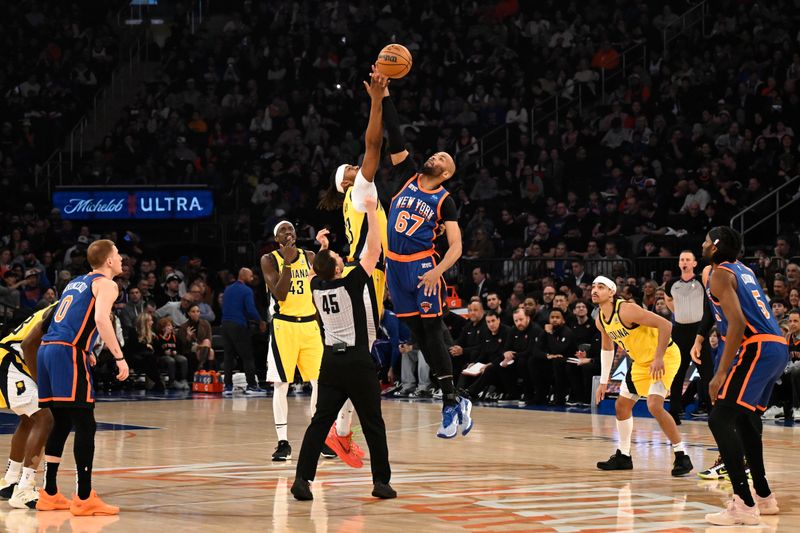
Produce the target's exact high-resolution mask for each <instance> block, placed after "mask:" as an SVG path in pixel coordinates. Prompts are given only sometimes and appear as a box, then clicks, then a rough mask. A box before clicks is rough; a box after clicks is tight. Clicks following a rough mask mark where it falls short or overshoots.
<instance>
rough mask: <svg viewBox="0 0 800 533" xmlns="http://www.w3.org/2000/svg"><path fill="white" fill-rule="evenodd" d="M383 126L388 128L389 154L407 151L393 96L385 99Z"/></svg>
mask: <svg viewBox="0 0 800 533" xmlns="http://www.w3.org/2000/svg"><path fill="white" fill-rule="evenodd" d="M383 124H384V126H386V134H387V135H388V137H389V153H390V154H399V153H400V152H402V151H403V150H405V143H404V142H403V134H402V132H401V131H400V116H399V115H398V114H397V108H396V107H395V106H394V102H393V101H392V97H391V96H386V97H384V99H383Z"/></svg>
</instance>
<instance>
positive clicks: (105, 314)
mask: <svg viewBox="0 0 800 533" xmlns="http://www.w3.org/2000/svg"><path fill="white" fill-rule="evenodd" d="M92 291H93V293H94V296H95V303H94V322H95V324H97V332H98V333H99V334H100V339H101V340H102V341H103V342H104V343H105V345H106V348H108V351H109V352H111V355H113V356H114V359H115V360H116V362H117V368H118V369H119V373H118V374H117V379H118V380H119V381H125V380H126V379H127V378H128V363H127V362H125V356H124V355H123V354H122V348H121V347H120V345H119V341H118V340H117V331H116V329H114V325H113V324H112V323H111V309H112V307H113V306H114V302H115V301H116V300H117V296H118V294H119V288H118V287H117V284H116V283H114V281H112V280H110V279H108V278H105V277H102V278H97V279H96V280H95V281H94V283H92Z"/></svg>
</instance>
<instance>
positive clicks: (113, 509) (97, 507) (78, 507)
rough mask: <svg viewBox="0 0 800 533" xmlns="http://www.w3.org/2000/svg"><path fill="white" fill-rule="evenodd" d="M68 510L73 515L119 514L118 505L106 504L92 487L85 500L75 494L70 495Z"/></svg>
mask: <svg viewBox="0 0 800 533" xmlns="http://www.w3.org/2000/svg"><path fill="white" fill-rule="evenodd" d="M69 511H70V512H71V513H72V514H73V515H75V516H98V515H99V516H108V515H115V514H119V507H117V506H115V505H108V504H107V503H106V502H104V501H103V500H101V499H100V496H98V495H97V493H96V492H95V491H94V489H92V492H91V493H90V494H89V497H88V498H86V499H85V500H81V499H80V498H78V495H77V494H74V495H73V496H72V505H70V506H69Z"/></svg>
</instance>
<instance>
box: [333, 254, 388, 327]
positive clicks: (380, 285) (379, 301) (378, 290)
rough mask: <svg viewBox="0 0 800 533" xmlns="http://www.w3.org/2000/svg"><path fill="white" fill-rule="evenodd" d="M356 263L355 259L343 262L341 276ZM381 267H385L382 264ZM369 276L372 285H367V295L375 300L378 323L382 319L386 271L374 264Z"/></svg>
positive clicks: (345, 274)
mask: <svg viewBox="0 0 800 533" xmlns="http://www.w3.org/2000/svg"><path fill="white" fill-rule="evenodd" d="M357 264H358V263H357V262H355V261H348V262H347V263H345V265H344V271H343V272H342V277H345V276H347V274H348V273H349V272H350V271H351V270H353V268H355V266H356V265H357ZM383 268H386V267H385V266H384V267H383ZM370 277H371V278H372V286H371V287H369V286H368V290H369V296H370V299H371V300H372V301H373V302H375V305H376V308H377V310H378V317H377V323H378V324H380V322H381V320H382V319H383V299H384V298H386V272H384V271H383V270H382V269H381V268H379V267H377V266H376V267H375V270H373V271H372V275H371V276H370Z"/></svg>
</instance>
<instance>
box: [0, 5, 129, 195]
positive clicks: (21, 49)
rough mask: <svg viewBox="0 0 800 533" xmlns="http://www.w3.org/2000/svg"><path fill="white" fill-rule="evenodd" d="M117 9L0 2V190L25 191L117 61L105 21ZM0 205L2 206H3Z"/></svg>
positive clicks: (115, 45)
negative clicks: (37, 166)
mask: <svg viewBox="0 0 800 533" xmlns="http://www.w3.org/2000/svg"><path fill="white" fill-rule="evenodd" d="M122 5H124V2H120V1H113V2H108V1H102V0H83V1H81V2H75V3H68V2H59V1H57V0H34V1H32V2H17V1H12V0H2V1H0V10H2V13H3V17H2V19H1V20H0V43H2V50H3V52H2V67H0V95H2V98H0V117H2V118H1V119H0V121H1V122H2V124H0V182H1V185H0V186H1V187H2V190H4V191H14V192H17V191H19V190H20V189H24V188H30V183H31V181H30V179H31V177H32V176H33V174H34V169H35V167H36V165H37V164H40V163H42V162H43V161H44V159H46V158H47V157H48V156H49V155H50V154H51V153H52V152H53V150H54V149H56V148H59V147H60V146H61V143H62V142H63V140H64V137H65V135H67V134H68V133H69V131H70V130H71V128H72V127H73V126H74V125H75V123H76V122H77V121H78V119H79V118H80V117H81V116H83V115H84V114H85V113H86V112H87V111H88V109H89V106H90V105H91V103H92V99H93V97H94V95H95V93H96V92H97V91H98V90H99V89H100V88H102V87H103V86H104V85H105V84H106V83H107V82H108V80H109V78H110V75H111V72H112V70H113V69H114V67H115V65H116V64H117V61H118V57H117V56H118V47H119V36H118V34H117V33H116V31H115V29H114V28H113V26H112V22H110V20H113V15H115V14H116V10H117V9H119V8H120V7H121V6H122ZM3 203H5V201H4V202H3Z"/></svg>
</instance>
